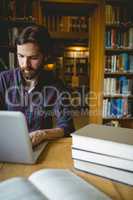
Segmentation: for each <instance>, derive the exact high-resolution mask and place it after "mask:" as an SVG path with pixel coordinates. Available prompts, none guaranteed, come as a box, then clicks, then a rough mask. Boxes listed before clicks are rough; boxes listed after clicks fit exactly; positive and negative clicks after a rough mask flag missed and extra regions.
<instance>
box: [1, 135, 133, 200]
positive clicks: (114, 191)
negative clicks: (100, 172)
mask: <svg viewBox="0 0 133 200" xmlns="http://www.w3.org/2000/svg"><path fill="white" fill-rule="evenodd" d="M43 168H68V169H70V170H72V171H73V172H74V173H76V174H77V175H79V176H80V177H82V178H83V179H85V180H86V181H88V182H90V183H91V184H92V185H94V186H96V187H97V188H99V189H100V190H101V191H103V192H105V193H106V194H108V195H109V196H111V197H112V199H114V200H133V187H130V186H127V185H124V184H120V183H116V182H114V181H110V180H107V179H105V178H101V177H98V176H95V175H91V174H87V173H84V172H79V171H78V170H75V169H74V168H73V162H72V158H71V138H63V139H59V140H57V141H53V142H50V143H49V144H48V146H47V147H46V149H45V150H44V152H43V153H42V155H41V156H40V158H39V160H38V163H37V164H35V165H22V164H11V163H1V164H0V181H2V180H5V179H7V178H11V177H14V176H29V175H30V174H32V173H33V172H35V171H37V170H39V169H43Z"/></svg>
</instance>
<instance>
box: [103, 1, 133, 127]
mask: <svg viewBox="0 0 133 200" xmlns="http://www.w3.org/2000/svg"><path fill="white" fill-rule="evenodd" d="M105 24H106V30H105V68H104V87H103V123H105V124H106V123H110V124H111V122H112V121H113V122H114V121H116V122H117V124H119V126H122V127H131V128H133V16H132V14H131V9H130V4H129V2H125V1H122V2H120V1H107V2H106V6H105Z"/></svg>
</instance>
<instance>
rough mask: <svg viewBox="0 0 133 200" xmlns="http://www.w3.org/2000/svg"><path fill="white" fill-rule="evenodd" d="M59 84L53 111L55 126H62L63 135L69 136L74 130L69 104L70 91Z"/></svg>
mask: <svg viewBox="0 0 133 200" xmlns="http://www.w3.org/2000/svg"><path fill="white" fill-rule="evenodd" d="M61 85H62V86H60V91H59V94H58V99H57V102H56V104H55V107H54V112H55V116H56V124H57V127H59V128H63V130H64V135H65V136H69V135H70V133H72V132H74V131H75V128H74V123H73V118H72V109H71V104H70V93H69V91H68V90H67V89H66V88H65V87H64V85H63V84H61Z"/></svg>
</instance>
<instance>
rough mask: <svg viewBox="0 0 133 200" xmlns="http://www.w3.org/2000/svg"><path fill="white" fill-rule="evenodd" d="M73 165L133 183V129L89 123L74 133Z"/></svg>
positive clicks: (126, 182) (115, 179) (93, 172)
mask: <svg viewBox="0 0 133 200" xmlns="http://www.w3.org/2000/svg"><path fill="white" fill-rule="evenodd" d="M72 158H73V162H74V167H75V168H76V169H79V170H81V171H85V172H88V173H92V174H95V175H98V176H102V177H105V178H108V179H111V180H114V181H118V182H121V183H125V184H128V185H132V186H133V129H128V128H120V127H110V126H104V125H96V124H90V125H87V126H85V127H83V128H81V129H79V130H77V131H76V132H74V133H73V134H72Z"/></svg>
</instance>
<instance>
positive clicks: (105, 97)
mask: <svg viewBox="0 0 133 200" xmlns="http://www.w3.org/2000/svg"><path fill="white" fill-rule="evenodd" d="M107 98H116V99H117V98H129V99H133V95H104V99H107Z"/></svg>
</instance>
